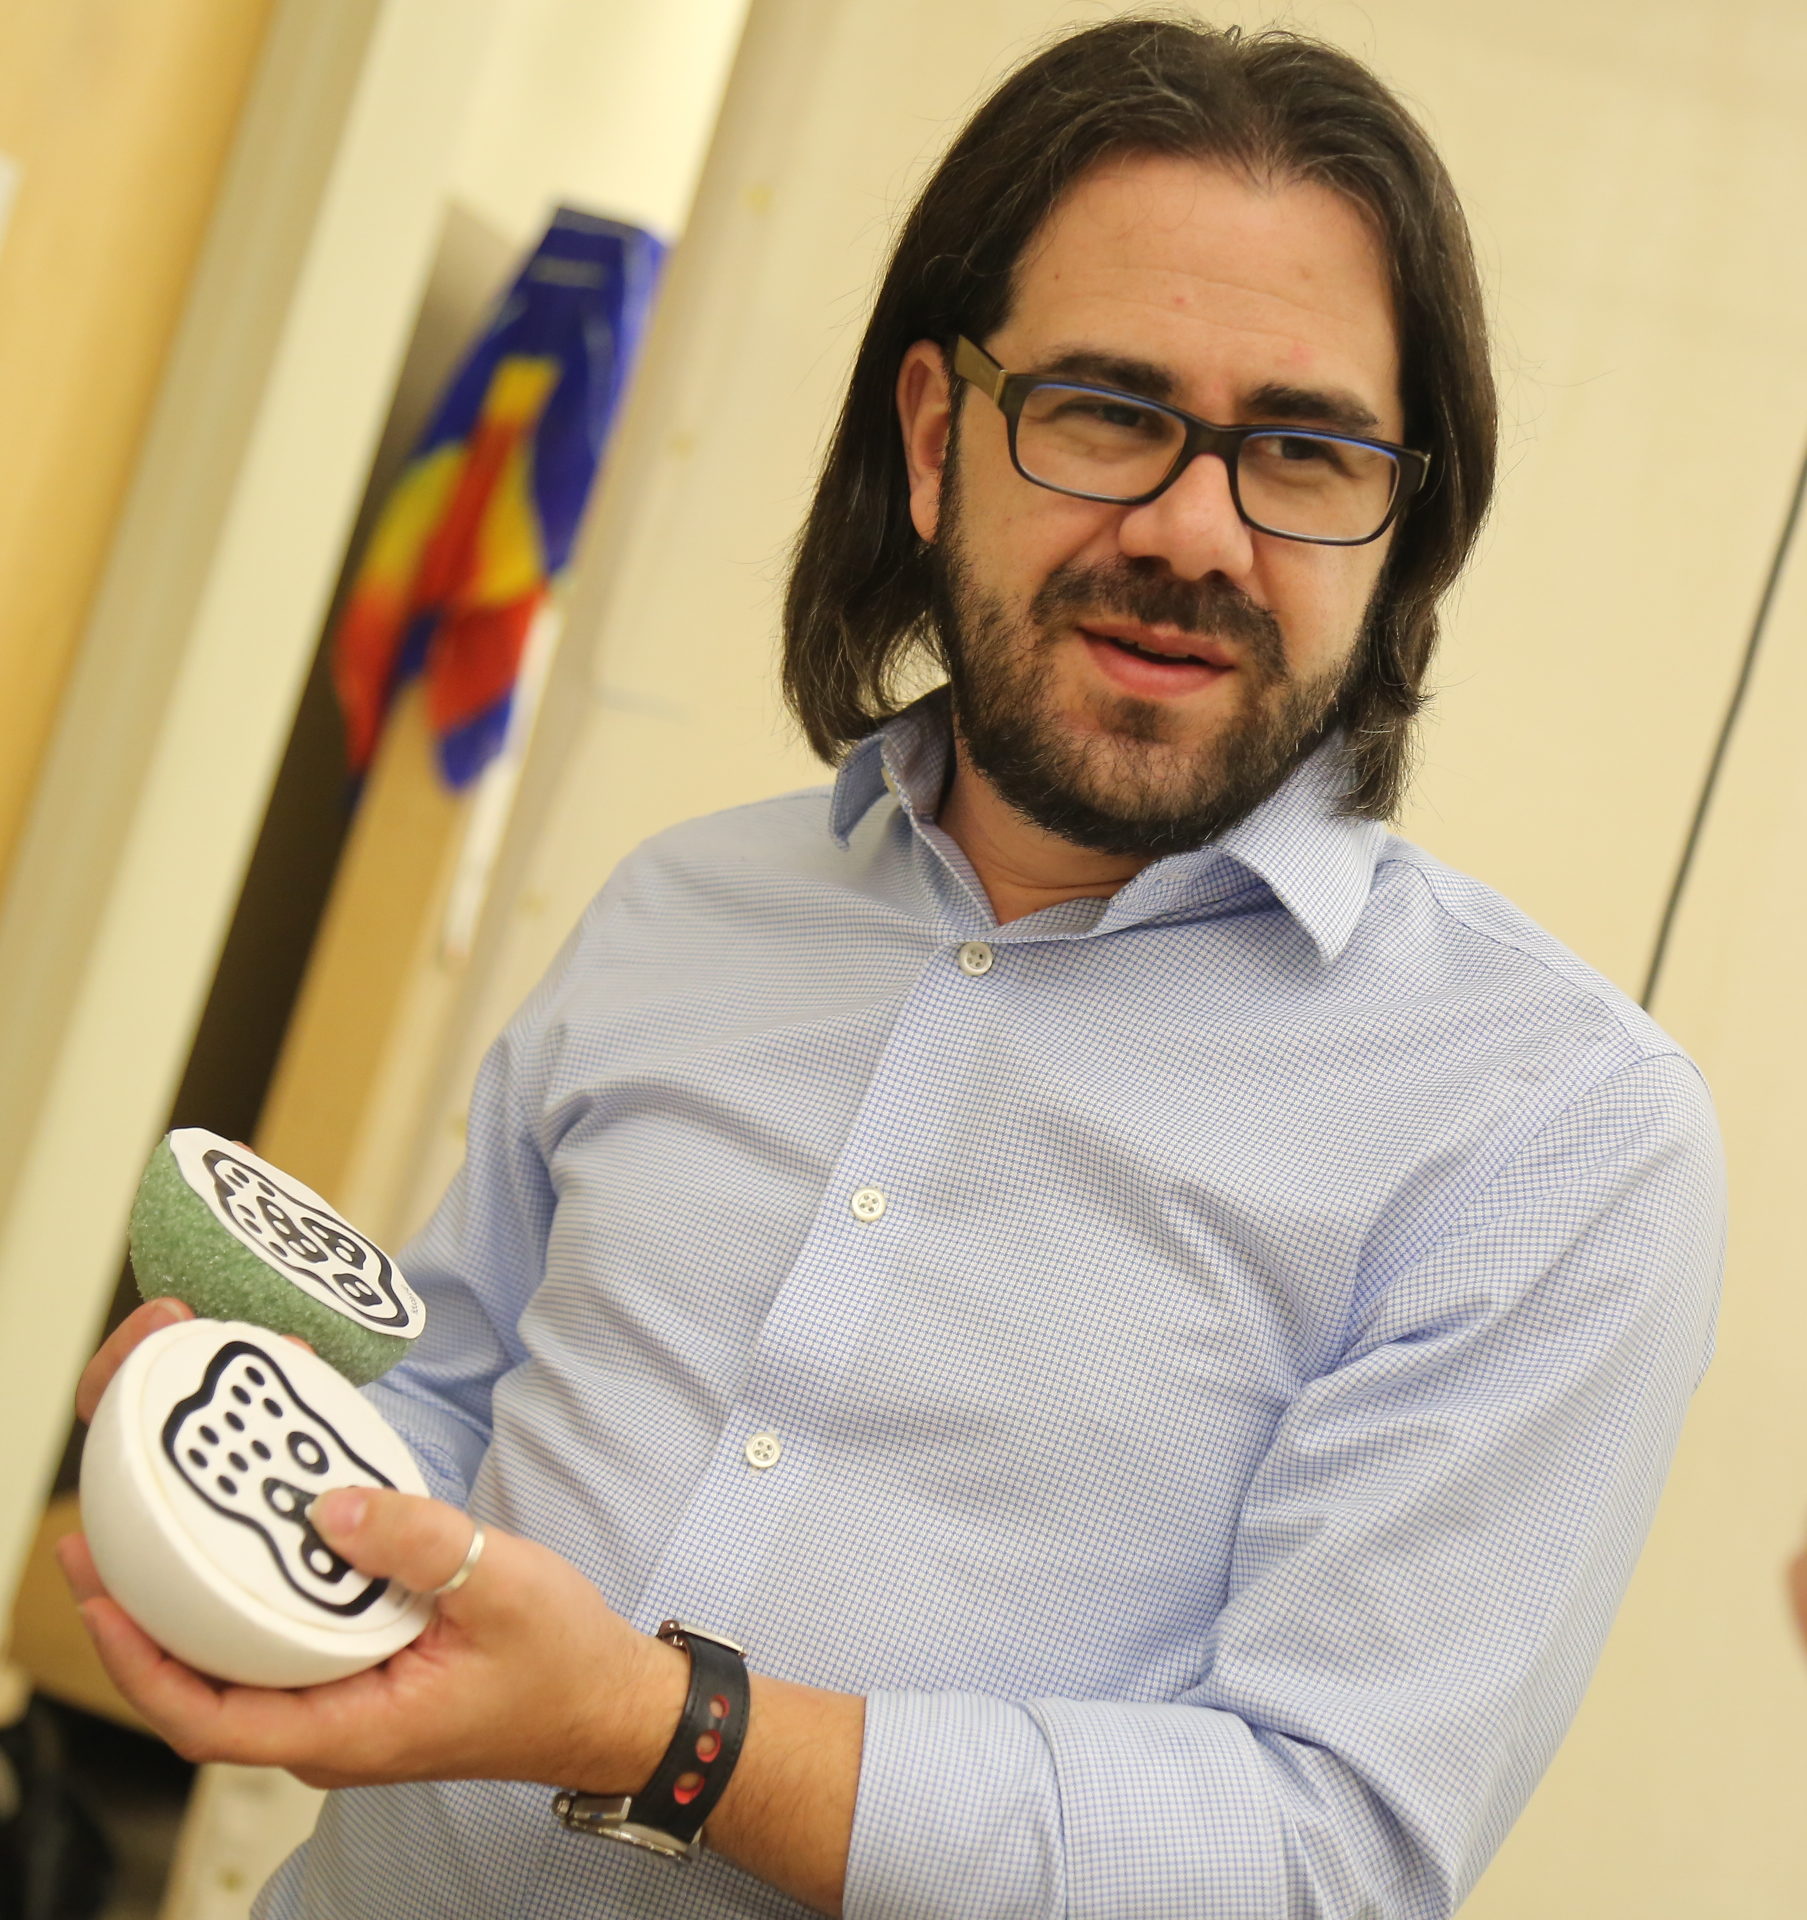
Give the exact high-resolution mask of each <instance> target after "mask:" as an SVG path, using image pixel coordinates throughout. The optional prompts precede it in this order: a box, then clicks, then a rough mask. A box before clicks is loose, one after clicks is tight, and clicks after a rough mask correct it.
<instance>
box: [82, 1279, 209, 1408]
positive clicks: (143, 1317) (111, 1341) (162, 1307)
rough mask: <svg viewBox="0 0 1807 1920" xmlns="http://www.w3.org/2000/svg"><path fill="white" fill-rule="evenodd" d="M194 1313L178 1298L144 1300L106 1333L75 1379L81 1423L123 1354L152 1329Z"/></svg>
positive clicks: (158, 1330)
mask: <svg viewBox="0 0 1807 1920" xmlns="http://www.w3.org/2000/svg"><path fill="white" fill-rule="evenodd" d="M194 1317H195V1310H194V1308H193V1307H191V1306H188V1305H186V1304H185V1303H184V1302H182V1301H180V1300H170V1299H163V1300H147V1301H146V1302H145V1303H144V1305H143V1306H141V1307H135V1308H134V1309H133V1310H132V1312H131V1313H130V1314H129V1315H128V1316H127V1317H126V1318H125V1319H124V1320H122V1321H120V1323H119V1325H118V1326H116V1327H115V1328H114V1329H113V1331H112V1332H111V1333H110V1334H108V1335H107V1337H106V1340H105V1341H104V1342H103V1343H102V1345H101V1347H100V1350H99V1351H98V1352H97V1353H96V1354H95V1356H94V1358H93V1359H92V1360H90V1361H89V1362H88V1364H87V1366H85V1367H84V1368H83V1369H82V1377H81V1379H80V1380H79V1381H77V1382H76V1388H75V1410H76V1412H77V1413H78V1414H79V1415H80V1416H81V1418H82V1420H83V1422H84V1423H86V1422H87V1421H90V1420H92V1419H93V1418H94V1409H95V1408H96V1407H98V1406H99V1405H100V1396H101V1395H102V1394H103V1393H105V1392H106V1390H107V1388H108V1386H109V1385H110V1384H111V1382H112V1379H113V1376H114V1374H116V1373H117V1372H118V1371H119V1369H120V1368H121V1367H123V1366H124V1365H125V1363H126V1356H127V1355H128V1354H129V1353H130V1352H131V1351H132V1349H133V1348H134V1347H135V1346H137V1345H138V1344H139V1343H140V1341H144V1340H148V1339H149V1338H150V1337H151V1335H152V1334H153V1333H161V1332H162V1331H163V1329H164V1328H165V1327H173V1326H175V1325H176V1324H177V1322H178V1321H182V1320H192V1319H193V1318H194Z"/></svg>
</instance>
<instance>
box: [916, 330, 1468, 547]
mask: <svg viewBox="0 0 1807 1920" xmlns="http://www.w3.org/2000/svg"><path fill="white" fill-rule="evenodd" d="M953 366H954V372H955V373H956V374H957V375H958V376H959V377H960V378H961V379H962V380H964V381H966V382H967V383H968V385H970V386H975V387H977V388H978V389H979V391H980V392H981V393H982V394H984V395H985V397H986V398H987V399H988V400H990V401H991V403H992V404H993V405H994V406H995V407H996V408H997V410H998V411H999V412H1000V413H1001V414H1002V415H1003V416H1004V424H1005V428H1006V430H1007V432H1008V434H1009V439H1010V464H1011V465H1012V466H1013V467H1015V468H1016V470H1017V472H1018V473H1020V474H1021V475H1022V476H1023V478H1024V479H1025V480H1027V481H1028V482H1029V483H1030V484H1031V485H1032V486H1037V487H1046V488H1047V489H1048V491H1049V492H1050V493H1064V494H1069V495H1071V497H1072V498H1073V499H1075V500H1099V501H1104V502H1107V503H1109V504H1110V505H1112V506H1119V507H1140V506H1144V505H1146V504H1147V502H1148V501H1150V500H1154V499H1158V498H1159V497H1160V496H1161V495H1162V494H1163V493H1165V492H1166V491H1167V489H1168V488H1169V487H1170V486H1172V485H1173V483H1174V481H1176V480H1177V479H1178V478H1179V477H1180V475H1181V474H1182V473H1184V472H1185V471H1186V469H1187V467H1189V466H1190V465H1191V464H1192V462H1193V461H1194V460H1196V459H1197V458H1198V456H1199V455H1200V454H1201V453H1211V454H1215V455H1216V456H1217V458H1218V459H1220V460H1221V461H1222V462H1223V463H1224V466H1225V468H1226V469H1227V471H1228V473H1229V476H1230V499H1231V500H1232V501H1233V502H1234V504H1235V507H1236V512H1237V515H1238V516H1239V517H1240V519H1241V520H1242V523H1243V525H1244V526H1248V527H1253V528H1254V529H1255V531H1256V532H1257V533H1268V534H1272V535H1273V536H1274V538H1275V539H1277V540H1300V541H1303V542H1305V544H1307V545H1308V546H1314V547H1365V546H1367V545H1369V544H1370V543H1371V542H1372V541H1375V540H1378V539H1379V538H1380V536H1381V535H1382V534H1383V533H1385V532H1386V530H1387V529H1388V527H1390V526H1391V525H1392V524H1393V522H1394V521H1395V520H1397V519H1398V518H1399V516H1400V514H1401V513H1403V512H1404V511H1405V508H1406V504H1407V503H1408V502H1409V501H1410V500H1411V499H1412V497H1413V496H1414V495H1415V494H1416V493H1417V492H1418V491H1419V489H1420V488H1421V487H1422V486H1423V485H1424V480H1425V476H1426V475H1427V474H1428V473H1429V472H1430V465H1431V457H1430V455H1429V454H1428V453H1421V452H1420V451H1419V450H1418V449H1417V448H1416V447H1401V446H1396V445H1395V444H1394V443H1393V442H1392V441H1391V440H1369V439H1365V438H1364V437H1363V436H1362V435H1360V434H1357V433H1332V432H1330V431H1328V430H1327V429H1325V428H1321V427H1294V426H1286V425H1282V424H1280V423H1278V422H1269V423H1267V424H1264V425H1263V424H1257V425H1255V426H1249V427H1220V426H1216V425H1214V424H1213V423H1212V422H1211V421H1209V420H1201V419H1200V418H1199V417H1198V415H1197V414H1195V413H1186V412H1183V411H1182V410H1181V409H1180V408H1179V407H1170V406H1169V405H1168V404H1167V403H1166V401H1164V400H1150V399H1149V398H1148V397H1147V395H1146V394H1140V393H1129V392H1126V391H1125V390H1124V389H1123V388H1121V387H1100V386H1095V385H1094V384H1093V383H1092V382H1091V381H1089V380H1062V379H1060V378H1058V377H1057V376H1056V375H1054V374H1047V373H1006V372H1005V371H1004V369H1003V368H1002V367H1001V366H999V364H998V363H997V361H995V360H994V359H993V358H992V357H991V355H990V354H988V353H987V352H986V351H985V349H984V348H983V347H979V346H975V345H974V344H973V343H972V341H970V340H969V339H967V337H966V336H965V334H960V335H957V336H956V338H955V340H954V351H953ZM1037 387H1059V388H1061V389H1062V390H1063V391H1064V392H1068V393H1096V394H1100V395H1102V396H1103V397H1104V398H1105V399H1107V400H1127V401H1129V402H1130V404H1131V405H1133V406H1138V407H1146V408H1148V409H1149V410H1150V411H1151V412H1154V413H1164V414H1166V415H1167V417H1168V418H1169V419H1170V420H1177V421H1178V422H1179V423H1180V425H1181V427H1182V428H1183V429H1184V430H1185V438H1184V440H1182V441H1181V443H1180V450H1179V452H1178V453H1177V454H1175V455H1174V458H1173V465H1172V466H1171V467H1170V468H1168V470H1167V473H1166V475H1165V477H1164V478H1163V479H1162V480H1161V481H1160V482H1159V484H1158V485H1156V486H1152V487H1150V488H1149V489H1148V491H1147V492H1146V493H1135V494H1128V495H1123V494H1115V493H1086V492H1083V491H1082V490H1081V489H1080V488H1078V487H1062V486H1058V485H1056V484H1055V482H1054V481H1052V480H1044V479H1043V478H1042V477H1041V476H1040V475H1039V474H1035V473H1031V472H1030V471H1029V469H1028V468H1027V467H1025V466H1024V465H1023V463H1022V460H1021V459H1020V457H1019V456H1018V454H1017V450H1016V429H1017V421H1018V419H1019V418H1020V417H1021V414H1022V411H1023V402H1024V401H1025V400H1027V399H1028V398H1029V396H1030V394H1031V393H1033V392H1034V391H1035V389H1036V388H1037ZM1278 433H1285V434H1292V435H1295V436H1296V437H1297V438H1299V439H1301V440H1334V441H1336V442H1337V443H1338V444H1339V445H1341V446H1348V447H1366V448H1368V449H1369V450H1370V451H1371V452H1374V453H1383V454H1385V455H1387V457H1388V458H1389V459H1391V461H1392V462H1393V471H1394V473H1395V475H1396V478H1395V480H1394V484H1393V498H1392V500H1391V501H1390V502H1389V504H1388V506H1387V512H1386V518H1385V519H1384V520H1382V521H1381V523H1380V525H1379V526H1378V527H1376V528H1375V529H1374V531H1373V532H1372V533H1364V534H1363V535H1362V536H1361V537H1360V538H1359V539H1353V540H1340V539H1337V538H1335V537H1334V536H1331V535H1324V534H1315V533H1288V532H1287V531H1286V530H1285V529H1284V528H1282V527H1270V526H1269V525H1268V524H1267V523H1266V522H1265V521H1263V520H1257V519H1256V518H1255V516H1254V515H1253V514H1252V513H1250V512H1249V511H1248V509H1247V508H1246V507H1245V506H1244V505H1243V504H1242V486H1241V483H1240V481H1239V480H1238V478H1237V473H1236V467H1237V462H1238V460H1239V459H1240V457H1241V454H1242V448H1243V443H1244V442H1245V441H1247V440H1251V439H1254V438H1256V437H1258V436H1269V435H1273V434H1278Z"/></svg>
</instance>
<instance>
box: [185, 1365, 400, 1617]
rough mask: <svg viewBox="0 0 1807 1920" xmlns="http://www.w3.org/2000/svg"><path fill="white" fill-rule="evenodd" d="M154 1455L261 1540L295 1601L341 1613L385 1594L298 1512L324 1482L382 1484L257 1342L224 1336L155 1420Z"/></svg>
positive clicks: (384, 1479) (387, 1483)
mask: <svg viewBox="0 0 1807 1920" xmlns="http://www.w3.org/2000/svg"><path fill="white" fill-rule="evenodd" d="M162 1440H163V1451H164V1452H165V1454H167V1455H168V1456H169V1459H170V1461H171V1463H172V1464H173V1465H174V1467H175V1469H176V1471H177V1472H178V1473H179V1474H180V1475H181V1476H182V1478H183V1480H184V1481H185V1482H186V1483H187V1485H188V1486H190V1487H191V1488H193V1490H194V1491H195V1493H196V1494H198V1495H199V1496H200V1498H201V1499H203V1500H204V1501H206V1503H207V1504H208V1505H209V1506H210V1507H212V1508H213V1510H214V1511H215V1512H216V1513H223V1514H224V1515H225V1516H226V1518H227V1519H228V1520H236V1521H237V1522H238V1523H239V1524H240V1525H241V1526H246V1527H249V1528H250V1529H251V1531H252V1532H253V1533H255V1534H256V1535H257V1536H258V1538H259V1539H261V1540H262V1541H263V1543H264V1545H265V1546H266V1547H268V1548H269V1550H270V1556H271V1558H272V1559H273V1560H274V1561H275V1562H276V1566H277V1570H278V1571H279V1572H280V1573H281V1575H282V1577H283V1579H284V1580H286V1581H287V1582H288V1583H289V1585H290V1586H291V1587H293V1588H294V1589H295V1591H296V1592H297V1593H298V1594H300V1595H301V1597H302V1598H303V1599H304V1600H307V1601H310V1602H312V1604H313V1605H315V1606H317V1607H321V1608H324V1609H325V1611H326V1612H328V1613H333V1614H338V1615H339V1616H341V1617H342V1618H345V1619H350V1618H351V1617H353V1616H354V1615H356V1614H360V1613H362V1612H364V1611H365V1609H366V1608H368V1607H370V1606H372V1605H374V1604H375V1602H376V1601H378V1600H380V1599H381V1598H382V1596H383V1595H384V1594H385V1593H386V1592H387V1591H388V1590H389V1582H388V1581H387V1580H373V1579H371V1578H370V1576H369V1575H367V1574H362V1573H359V1572H358V1570H357V1569H356V1568H355V1567H353V1566H352V1565H351V1563H350V1562H349V1561H347V1560H345V1559H343V1558H342V1557H341V1556H340V1555H338V1554H336V1553H334V1551H333V1550H332V1548H331V1547H329V1546H328V1545H327V1544H326V1542H325V1540H323V1539H322V1538H321V1537H320V1535H319V1534H318V1533H317V1532H316V1531H315V1530H314V1528H313V1526H312V1524H311V1523H310V1522H309V1520H308V1517H307V1509H308V1506H309V1504H310V1503H311V1502H312V1500H313V1498H314V1496H315V1495H316V1494H318V1493H323V1492H324V1491H325V1490H326V1489H327V1488H328V1487H332V1486H340V1487H342V1486H346V1485H348V1484H355V1483H358V1482H361V1483H362V1484H363V1485H365V1486H376V1487H392V1486H394V1485H395V1482H394V1481H393V1480H391V1479H390V1478H389V1477H388V1475H387V1474H384V1473H382V1472H379V1471H378V1469H377V1468H375V1467H373V1466H372V1465H371V1464H370V1462H369V1461H368V1460H366V1459H364V1458H363V1456H362V1455H360V1454H359V1453H358V1452H356V1450H355V1449H354V1448H352V1447H351V1446H350V1445H349V1444H348V1443H347V1441H346V1440H345V1439H344V1437H343V1436H342V1435H341V1434H340V1432H339V1430H338V1429H337V1428H336V1427H335V1426H334V1425H333V1424H332V1422H331V1421H330V1420H327V1419H326V1418H324V1417H323V1416H322V1415H320V1414H318V1413H316V1412H315V1411H314V1410H313V1408H312V1407H310V1406H309V1405H308V1404H307V1402H306V1401H305V1400H303V1399H302V1397H301V1396H300V1394H298V1393H297V1392H296V1391H295V1389H294V1387H293V1385H291V1383H290V1381H289V1377H288V1375H287V1374H285V1373H284V1372H283V1370H282V1368H281V1367H280V1366H278V1365H277V1363H276V1362H275V1360H273V1359H272V1358H271V1357H270V1355H269V1354H268V1353H267V1352H265V1351H264V1349H263V1348H262V1347H258V1346H254V1345H253V1344H252V1343H251V1342H250V1341H249V1340H232V1341H229V1342H228V1343H227V1344H226V1345H225V1346H223V1347H221V1348H220V1350H219V1352H218V1353H216V1354H215V1355H214V1356H213V1358H212V1360H211V1361H209V1362H208V1365H207V1371H206V1373H205V1374H204V1375H203V1376H202V1378H201V1384H200V1385H199V1386H198V1387H196V1388H195V1390H194V1392H193V1393H191V1394H189V1395H188V1396H187V1398H186V1399H182V1400H178V1401H177V1402H176V1404H175V1405H174V1406H173V1407H172V1408H171V1409H170V1412H169V1418H168V1419H166V1420H165V1421H164V1423H163V1433H162Z"/></svg>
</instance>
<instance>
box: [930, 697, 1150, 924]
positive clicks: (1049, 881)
mask: <svg viewBox="0 0 1807 1920" xmlns="http://www.w3.org/2000/svg"><path fill="white" fill-rule="evenodd" d="M936 824H937V825H938V826H939V827H940V828H941V830H942V831H943V832H944V833H945V834H947V835H948V837H949V838H950V839H951V840H952V841H953V842H954V844H955V845H956V846H957V847H958V848H959V849H960V851H961V852H962V853H963V854H965V855H966V857H967V860H968V861H969V862H970V863H971V865H972V869H973V872H974V873H976V874H977V875H978V876H979V884H980V885H981V886H982V887H983V888H984V889H985V897H986V898H987V899H988V900H989V901H990V902H991V910H992V912H993V913H994V914H996V915H997V918H998V924H999V926H1003V925H1004V924H1005V923H1006V922H1008V921H1011V920H1021V919H1022V918H1023V917H1024V916H1025V915H1026V914H1031V913H1039V912H1040V911H1041V909H1042V908H1043V907H1052V906H1056V905H1058V904H1059V903H1060V902H1061V901H1063V900H1102V899H1108V898H1109V897H1110V895H1111V894H1113V893H1115V892H1116V891H1117V889H1118V888H1119V887H1121V886H1123V885H1124V884H1125V883H1126V882H1128V881H1130V880H1133V879H1134V878H1135V877H1136V875H1137V874H1138V873H1140V872H1141V871H1142V869H1143V868H1144V867H1145V866H1147V865H1148V861H1147V860H1146V859H1144V858H1142V857H1140V856H1138V855H1135V854H1111V853H1093V852H1091V851H1090V850H1089V849H1088V848H1085V847H1077V846H1075V845H1074V844H1073V842H1072V841H1070V840H1063V839H1061V838H1060V836H1059V835H1058V834H1053V833H1048V832H1046V831H1045V830H1044V829H1042V828H1041V827H1038V826H1036V825H1035V824H1034V822H1033V821H1030V820H1026V819H1024V817H1023V816H1022V815H1021V814H1020V813H1018V812H1017V810H1016V809H1015V808H1014V807H1013V806H1011V805H1010V804H1009V803H1008V802H1007V801H1006V800H1005V799H1004V798H1003V797H1002V796H1001V795H1000V794H999V793H998V792H997V790H996V789H995V788H994V787H993V786H992V784H991V782H990V781H988V780H987V779H986V778H985V776H984V775H983V774H982V773H980V772H978V770H977V769H976V768H975V767H974V766H973V765H972V763H971V761H970V760H968V759H967V757H966V750H965V747H964V745H963V743H962V742H961V741H960V739H959V737H958V736H957V735H956V737H955V740H954V745H953V774H952V777H951V778H950V780H949V781H948V786H947V792H946V793H945V794H944V795H943V797H942V802H941V809H940V812H939V813H938V814H937V816H936Z"/></svg>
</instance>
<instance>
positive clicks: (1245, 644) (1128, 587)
mask: <svg viewBox="0 0 1807 1920" xmlns="http://www.w3.org/2000/svg"><path fill="white" fill-rule="evenodd" d="M1087 613H1092V614H1098V613H1107V614H1119V615H1121V616H1123V617H1124V618H1125V619H1129V620H1137V621H1140V622H1141V623H1142V624H1143V625H1144V626H1149V627H1178V628H1180V629H1181V630H1182V631H1183V632H1186V633H1196V634H1200V635H1204V634H1209V635H1210V636H1211V637H1212V638H1213V639H1218V640H1229V641H1233V642H1234V643H1235V644H1236V645H1238V646H1239V647H1241V648H1242V649H1243V651H1244V653H1245V654H1246V655H1247V656H1248V659H1249V662H1250V664H1251V665H1252V666H1253V667H1254V668H1255V669H1256V670H1257V672H1259V673H1260V674H1261V675H1262V676H1263V677H1264V678H1266V679H1269V680H1284V679H1286V678H1288V670H1287V665H1286V647H1285V644H1284V642H1283V641H1282V639H1281V635H1280V623H1279V621H1277V620H1276V619H1275V618H1274V616H1273V615H1272V614H1271V613H1269V612H1268V610H1267V609H1266V608H1265V607H1258V606H1257V605H1256V604H1255V602H1254V601H1253V600H1251V599H1250V598H1249V597H1248V595H1247V594H1246V593H1244V592H1243V591H1242V590H1241V589H1240V588H1238V587H1234V586H1232V585H1231V584H1230V582H1229V581H1228V580H1226V579H1224V578H1223V576H1222V575H1221V574H1215V573H1213V574H1207V575H1206V576H1205V577H1204V579H1202V580H1182V579H1181V578H1180V577H1179V576H1178V575H1177V574H1175V573H1172V572H1170V571H1169V570H1168V568H1167V567H1166V566H1165V565H1163V564H1162V562H1160V561H1158V560H1125V561H1121V562H1118V563H1115V564H1107V565H1099V566H1079V565H1077V564H1076V563H1074V562H1071V561H1069V562H1068V563H1067V564H1066V565H1065V566H1061V567H1056V568H1055V569H1054V571H1053V572H1052V573H1051V574H1049V575H1048V577H1047V579H1046V580H1044V581H1043V582H1042V584H1041V587H1040V588H1039V589H1038V590H1037V592H1036V595H1035V598H1034V599H1033V600H1031V601H1030V603H1029V615H1030V618H1031V619H1032V620H1033V621H1034V622H1035V623H1036V625H1038V626H1039V627H1041V628H1042V629H1043V631H1044V632H1046V631H1047V629H1049V628H1051V627H1054V626H1057V625H1060V624H1061V623H1062V622H1063V621H1066V620H1072V619H1075V618H1076V617H1077V616H1079V615H1081V614H1087Z"/></svg>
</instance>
